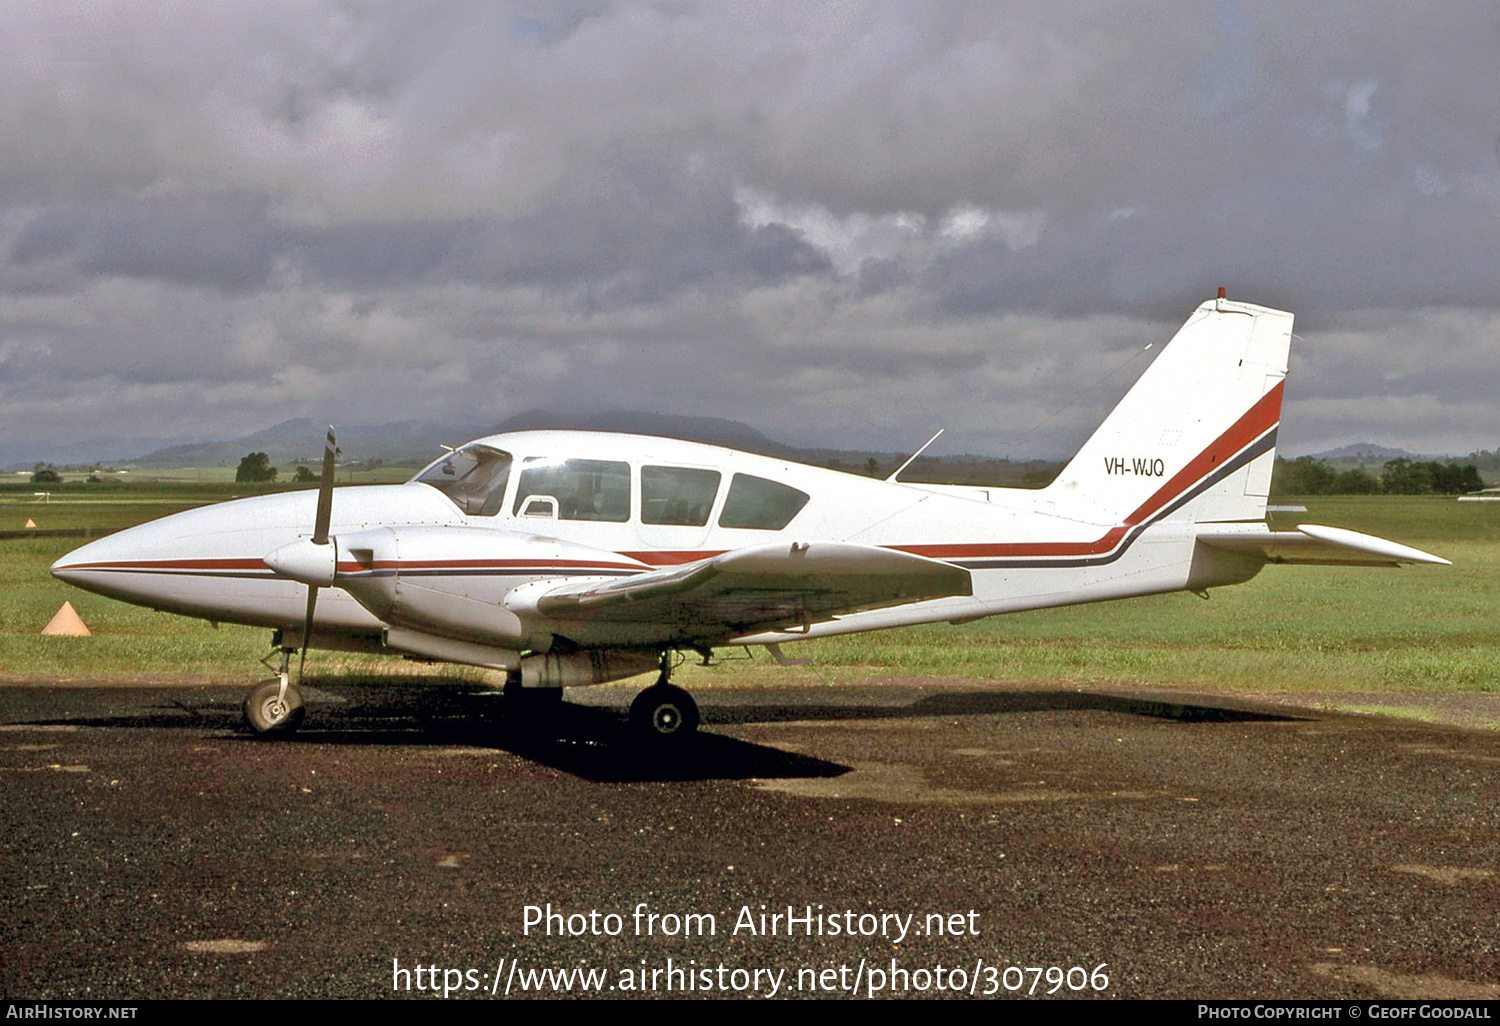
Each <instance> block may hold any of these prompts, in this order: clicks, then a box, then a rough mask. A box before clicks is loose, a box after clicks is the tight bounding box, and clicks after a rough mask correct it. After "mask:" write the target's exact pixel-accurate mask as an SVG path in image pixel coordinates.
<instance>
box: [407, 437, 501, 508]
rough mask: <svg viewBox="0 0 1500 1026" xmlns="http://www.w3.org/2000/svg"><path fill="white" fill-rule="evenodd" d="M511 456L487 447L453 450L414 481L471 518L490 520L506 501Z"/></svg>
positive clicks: (478, 446) (467, 447)
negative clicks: (446, 498)
mask: <svg viewBox="0 0 1500 1026" xmlns="http://www.w3.org/2000/svg"><path fill="white" fill-rule="evenodd" d="M510 464H511V456H510V453H508V452H503V451H502V450H500V449H491V448H490V447H489V446H487V445H468V446H465V447H464V448H462V449H455V450H454V451H453V452H450V453H449V454H448V455H446V456H444V457H443V458H442V459H440V460H438V461H436V462H435V463H433V464H432V465H431V466H429V467H427V469H425V470H423V471H422V472H421V473H420V474H418V475H417V476H416V477H415V478H413V480H415V481H420V482H421V483H422V484H430V485H432V487H434V488H436V489H437V490H438V491H440V492H442V493H443V494H444V495H446V496H448V498H449V499H451V500H452V501H453V504H454V505H456V506H457V507H458V508H459V509H461V510H463V511H464V512H465V513H467V514H469V516H471V517H492V516H494V515H495V514H496V513H498V512H500V504H501V503H502V502H504V501H505V485H506V483H507V482H508V481H509V480H510Z"/></svg>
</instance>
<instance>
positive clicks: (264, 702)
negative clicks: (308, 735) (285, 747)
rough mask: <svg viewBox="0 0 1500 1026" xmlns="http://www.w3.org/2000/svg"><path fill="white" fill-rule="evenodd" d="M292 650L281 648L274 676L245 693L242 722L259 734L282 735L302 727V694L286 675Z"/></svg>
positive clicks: (303, 709)
mask: <svg viewBox="0 0 1500 1026" xmlns="http://www.w3.org/2000/svg"><path fill="white" fill-rule="evenodd" d="M293 651H294V650H293V649H290V648H283V649H282V650H281V669H280V670H278V671H277V673H276V676H275V677H273V678H272V679H271V680H263V681H261V682H260V683H259V684H257V685H255V687H253V688H252V689H251V690H250V693H249V694H248V695H246V696H245V704H244V707H243V708H244V713H245V725H246V726H247V727H249V728H250V730H251V731H252V732H254V733H255V734H258V735H260V736H261V737H285V736H286V735H288V734H291V733H293V732H294V731H296V729H297V728H298V727H300V726H302V717H303V716H305V715H307V709H306V708H305V707H304V706H303V704H302V693H301V692H300V691H298V690H297V688H296V686H295V685H294V684H292V683H291V678H290V677H289V676H288V675H287V670H288V667H289V666H290V664H291V659H292V652H293Z"/></svg>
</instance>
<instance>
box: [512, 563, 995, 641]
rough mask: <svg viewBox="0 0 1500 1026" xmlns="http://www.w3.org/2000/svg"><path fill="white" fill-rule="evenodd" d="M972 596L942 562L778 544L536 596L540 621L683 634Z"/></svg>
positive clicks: (794, 623) (959, 574)
mask: <svg viewBox="0 0 1500 1026" xmlns="http://www.w3.org/2000/svg"><path fill="white" fill-rule="evenodd" d="M970 594H973V584H972V581H971V580H970V578H969V572H968V571H967V570H965V569H963V568H962V567H957V566H953V565H952V564H951V563H944V562H941V561H940V560H935V559H927V558H925V557H923V556H913V555H911V554H910V553H906V552H898V551H895V550H893V549H883V548H877V547H875V546H871V545H849V544H845V543H841V542H813V543H811V544H795V543H794V544H787V543H773V544H767V545H755V546H751V547H749V548H743V549H735V550H733V551H731V552H725V553H722V554H721V555H717V556H711V557H709V558H707V559H701V560H698V561H696V562H693V563H687V564H685V565H683V566H676V567H671V568H668V569H664V570H655V571H652V572H649V573H644V574H637V575H635V576H633V577H626V578H623V579H617V580H613V581H608V582H604V583H599V582H597V581H596V582H592V583H588V582H585V583H578V584H566V585H562V586H560V587H558V588H554V589H552V590H550V591H548V592H547V593H546V594H544V595H541V596H539V597H538V598H537V599H536V610H537V612H538V613H540V614H541V615H543V616H547V617H553V618H556V619H560V620H567V621H573V622H580V623H589V622H614V623H620V622H634V623H645V622H659V623H667V624H673V625H674V626H675V630H674V631H673V632H672V633H673V634H674V635H675V636H677V637H696V638H708V637H715V636H718V637H727V636H731V635H734V634H738V633H742V632H744V631H746V630H750V629H757V630H759V629H793V628H796V627H798V626H806V625H808V624H812V623H816V622H819V621H822V620H827V619H830V618H832V617H835V616H840V615H843V614H846V613H855V612H860V611H862V610H866V609H880V608H883V607H886V606H895V605H902V604H905V603H908V602H922V601H926V600H929V599H937V598H948V597H950V596H954V595H970Z"/></svg>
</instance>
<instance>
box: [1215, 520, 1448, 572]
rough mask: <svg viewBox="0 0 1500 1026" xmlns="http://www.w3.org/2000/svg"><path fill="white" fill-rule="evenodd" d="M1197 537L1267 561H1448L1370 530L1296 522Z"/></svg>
mask: <svg viewBox="0 0 1500 1026" xmlns="http://www.w3.org/2000/svg"><path fill="white" fill-rule="evenodd" d="M1197 537H1198V541H1199V542H1201V543H1202V544H1204V545H1208V546H1210V547H1212V548H1216V549H1224V550H1226V551H1228V552H1238V553H1243V554H1245V555H1258V556H1260V557H1261V558H1263V559H1264V560H1265V561H1266V562H1268V563H1305V564H1317V565H1322V566H1399V565H1400V564H1402V563H1439V564H1442V565H1444V566H1448V565H1450V563H1449V561H1448V560H1446V559H1444V558H1442V557H1441V556H1434V555H1433V554H1432V553H1430V552H1423V551H1422V550H1421V549H1414V548H1412V547H1411V546H1409V545H1401V544H1399V543H1397V542H1393V541H1387V540H1386V539H1384V538H1376V537H1375V536H1374V535H1370V534H1360V533H1359V532H1358V531H1350V530H1346V529H1345V528H1342V527H1324V526H1322V525H1321V524H1298V525H1297V530H1295V531H1254V532H1252V531H1219V532H1213V531H1204V532H1200V533H1199V534H1198V536H1197Z"/></svg>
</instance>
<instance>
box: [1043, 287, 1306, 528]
mask: <svg viewBox="0 0 1500 1026" xmlns="http://www.w3.org/2000/svg"><path fill="white" fill-rule="evenodd" d="M1291 336H1292V315H1291V314H1290V313H1287V312H1285V311H1283V310H1272V309H1270V308H1268V307H1263V306H1254V305H1251V304H1249V303H1235V302H1231V301H1229V300H1227V299H1222V298H1221V299H1217V300H1210V301H1209V302H1207V303H1204V304H1203V305H1201V306H1199V307H1198V308H1197V309H1196V310H1195V311H1193V314H1192V316H1190V317H1189V318H1188V319H1187V322H1186V323H1185V324H1183V326H1182V328H1181V329H1179V330H1178V332H1177V334H1176V335H1174V336H1173V337H1172V340H1171V341H1170V342H1169V343H1167V346H1166V348H1165V349H1164V350H1163V351H1162V353H1161V355H1160V356H1158V357H1157V358H1156V360H1155V362H1153V363H1152V364H1151V366H1150V367H1148V368H1147V369H1146V372H1145V373H1144V374H1142V375H1141V377H1140V380H1139V381H1137V382H1136V383H1135V385H1134V386H1133V387H1132V388H1131V389H1130V391H1129V392H1127V393H1126V394H1125V398H1123V399H1122V400H1120V403H1119V405H1118V406H1116V407H1115V408H1114V410H1113V411H1112V412H1111V413H1110V415H1109V416H1108V417H1106V418H1105V420H1104V423H1103V424H1102V425H1100V427H1099V430H1097V431H1096V432H1094V434H1093V436H1092V437H1091V438H1089V440H1088V441H1087V442H1085V443H1084V445H1083V448H1081V449H1080V450H1079V451H1078V454H1077V455H1076V456H1074V457H1073V459H1072V460H1071V461H1070V462H1069V463H1068V465H1067V466H1066V467H1064V468H1063V471H1062V473H1061V474H1059V475H1058V477H1057V480H1055V481H1054V482H1052V484H1051V485H1049V486H1048V487H1047V489H1046V490H1045V492H1044V495H1045V498H1046V500H1047V501H1048V502H1049V504H1050V508H1053V509H1055V510H1056V511H1057V513H1058V514H1059V515H1062V516H1067V517H1071V518H1074V519H1079V520H1086V521H1089V522H1091V523H1097V524H1109V525H1116V524H1138V523H1142V522H1143V521H1145V520H1146V519H1148V518H1150V519H1163V518H1165V519H1173V520H1191V521H1194V522H1214V521H1236V520H1263V519H1264V518H1265V514H1266V500H1267V498H1268V496H1269V495H1270V485H1271V469H1272V466H1273V464H1274V463H1275V459H1276V429H1277V426H1278V425H1279V424H1280V421H1281V396H1282V387H1283V382H1284V381H1285V379H1286V369H1287V354H1288V352H1289V350H1290V346H1291Z"/></svg>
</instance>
